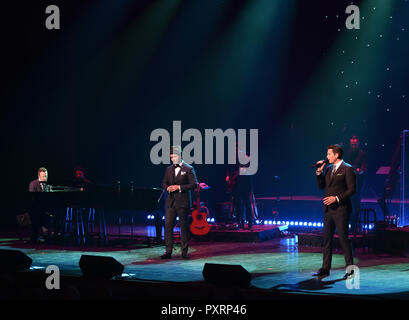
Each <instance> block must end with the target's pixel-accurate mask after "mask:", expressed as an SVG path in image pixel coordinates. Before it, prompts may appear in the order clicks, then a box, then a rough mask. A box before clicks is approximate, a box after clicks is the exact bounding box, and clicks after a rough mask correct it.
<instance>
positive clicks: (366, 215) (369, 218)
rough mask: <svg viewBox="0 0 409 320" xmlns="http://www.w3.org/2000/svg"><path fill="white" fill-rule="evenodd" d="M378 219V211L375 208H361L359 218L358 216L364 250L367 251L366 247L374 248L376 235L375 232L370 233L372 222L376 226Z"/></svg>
mask: <svg viewBox="0 0 409 320" xmlns="http://www.w3.org/2000/svg"><path fill="white" fill-rule="evenodd" d="M376 222H377V220H376V211H375V209H374V208H364V209H361V210H360V212H359V218H358V230H359V233H360V234H361V235H362V241H363V248H362V250H363V252H364V253H365V248H367V249H368V252H369V249H370V248H372V249H373V240H374V239H373V238H374V237H375V235H374V234H370V231H369V230H370V228H369V226H370V224H373V225H374V226H375V224H376Z"/></svg>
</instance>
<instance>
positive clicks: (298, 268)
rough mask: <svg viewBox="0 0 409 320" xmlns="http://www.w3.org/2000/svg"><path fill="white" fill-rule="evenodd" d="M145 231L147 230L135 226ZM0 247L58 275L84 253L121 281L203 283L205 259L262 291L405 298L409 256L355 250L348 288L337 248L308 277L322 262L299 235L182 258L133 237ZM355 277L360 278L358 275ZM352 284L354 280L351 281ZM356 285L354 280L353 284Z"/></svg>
mask: <svg viewBox="0 0 409 320" xmlns="http://www.w3.org/2000/svg"><path fill="white" fill-rule="evenodd" d="M137 230H139V231H140V232H142V233H143V234H145V235H147V234H150V232H151V230H149V229H148V228H147V227H139V228H138V229H137ZM0 249H17V250H20V251H22V252H24V253H25V254H27V255H28V256H29V257H30V258H31V259H32V260H33V263H32V269H33V270H41V269H42V268H45V267H47V266H48V265H56V266H58V267H59V269H60V272H61V274H62V275H70V276H80V275H81V270H80V268H79V265H78V262H79V260H80V257H81V255H82V254H88V255H102V256H111V257H113V258H115V259H116V260H117V261H119V262H120V263H121V264H123V265H124V266H125V268H124V274H123V275H122V277H121V280H120V281H123V280H125V281H156V282H163V283H168V284H172V283H195V284H196V285H197V284H200V283H204V278H203V275H202V270H203V267H204V264H205V263H217V264H237V265H241V266H243V267H244V268H245V269H246V270H247V271H248V272H250V273H251V275H252V281H251V287H252V288H254V289H258V290H260V292H270V293H271V292H287V293H288V292H290V293H294V294H320V295H336V296H344V297H348V296H354V297H363V298H368V297H370V298H374V299H375V298H394V299H409V258H408V257H403V256H392V255H387V254H374V253H367V254H365V253H363V252H362V251H361V249H356V250H355V253H354V256H355V264H356V265H357V266H358V267H359V289H358V288H357V287H356V286H355V288H354V289H348V286H347V281H344V280H342V277H343V276H344V274H345V268H344V257H343V255H342V252H341V251H335V252H334V256H333V269H332V270H331V275H330V276H329V277H327V278H324V279H322V280H321V281H319V280H317V279H316V278H315V277H312V274H313V273H314V272H316V271H317V270H318V269H319V268H320V266H321V262H322V254H321V249H320V248H314V247H302V246H298V244H297V236H296V235H294V236H286V237H276V238H274V239H270V240H267V241H263V242H244V243H243V242H214V241H203V242H201V241H197V240H194V239H192V241H191V243H190V251H189V254H190V259H189V260H184V259H182V258H181V253H180V247H179V245H178V244H176V246H175V251H174V254H173V258H172V259H171V260H162V259H160V257H159V256H160V255H161V254H163V253H164V246H163V245H152V246H147V245H146V244H144V243H140V242H139V243H138V242H137V241H134V240H131V239H116V240H113V241H110V243H109V245H107V246H89V247H77V246H70V247H66V246H60V245H51V244H47V245H45V244H41V245H32V244H29V243H27V242H26V241H23V240H19V239H18V238H16V236H13V234H10V232H6V233H3V235H2V236H1V238H0ZM354 281H358V277H356V279H355V280H354ZM349 284H350V285H352V284H354V283H351V282H349ZM355 284H356V282H355Z"/></svg>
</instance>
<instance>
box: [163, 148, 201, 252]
mask: <svg viewBox="0 0 409 320" xmlns="http://www.w3.org/2000/svg"><path fill="white" fill-rule="evenodd" d="M170 159H171V161H172V165H171V166H169V167H168V168H166V171H165V176H164V178H163V183H162V186H163V189H164V190H166V191H167V198H166V220H165V244H166V252H165V254H163V255H162V256H161V258H162V259H170V258H171V257H172V250H173V239H172V233H173V232H172V231H173V226H174V222H175V219H176V216H178V217H179V225H180V231H181V248H182V257H183V258H184V259H188V255H187V251H188V240H189V239H188V226H187V216H188V214H189V210H190V208H191V207H192V192H193V190H194V189H195V188H196V187H197V183H198V182H197V179H196V174H195V170H194V169H193V167H192V166H190V165H188V164H187V163H186V162H184V161H183V160H182V149H181V147H180V146H173V147H171V151H170Z"/></svg>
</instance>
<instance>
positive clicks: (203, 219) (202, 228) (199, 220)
mask: <svg viewBox="0 0 409 320" xmlns="http://www.w3.org/2000/svg"><path fill="white" fill-rule="evenodd" d="M196 193H197V199H196V209H195V210H194V211H193V212H192V218H193V221H192V223H191V225H190V231H191V232H192V233H193V234H194V235H197V236H204V235H205V234H207V233H209V231H210V225H209V223H208V222H207V214H206V213H205V212H201V211H200V196H199V193H200V186H199V187H198V188H197V190H196Z"/></svg>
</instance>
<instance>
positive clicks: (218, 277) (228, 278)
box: [202, 263, 251, 287]
mask: <svg viewBox="0 0 409 320" xmlns="http://www.w3.org/2000/svg"><path fill="white" fill-rule="evenodd" d="M202 274H203V277H204V279H205V281H206V282H209V283H213V284H216V285H220V286H232V287H248V286H249V285H250V281H251V274H250V273H249V272H248V271H247V270H246V269H244V268H243V267H242V266H241V265H231V264H216V263H205V265H204V267H203V272H202Z"/></svg>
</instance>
